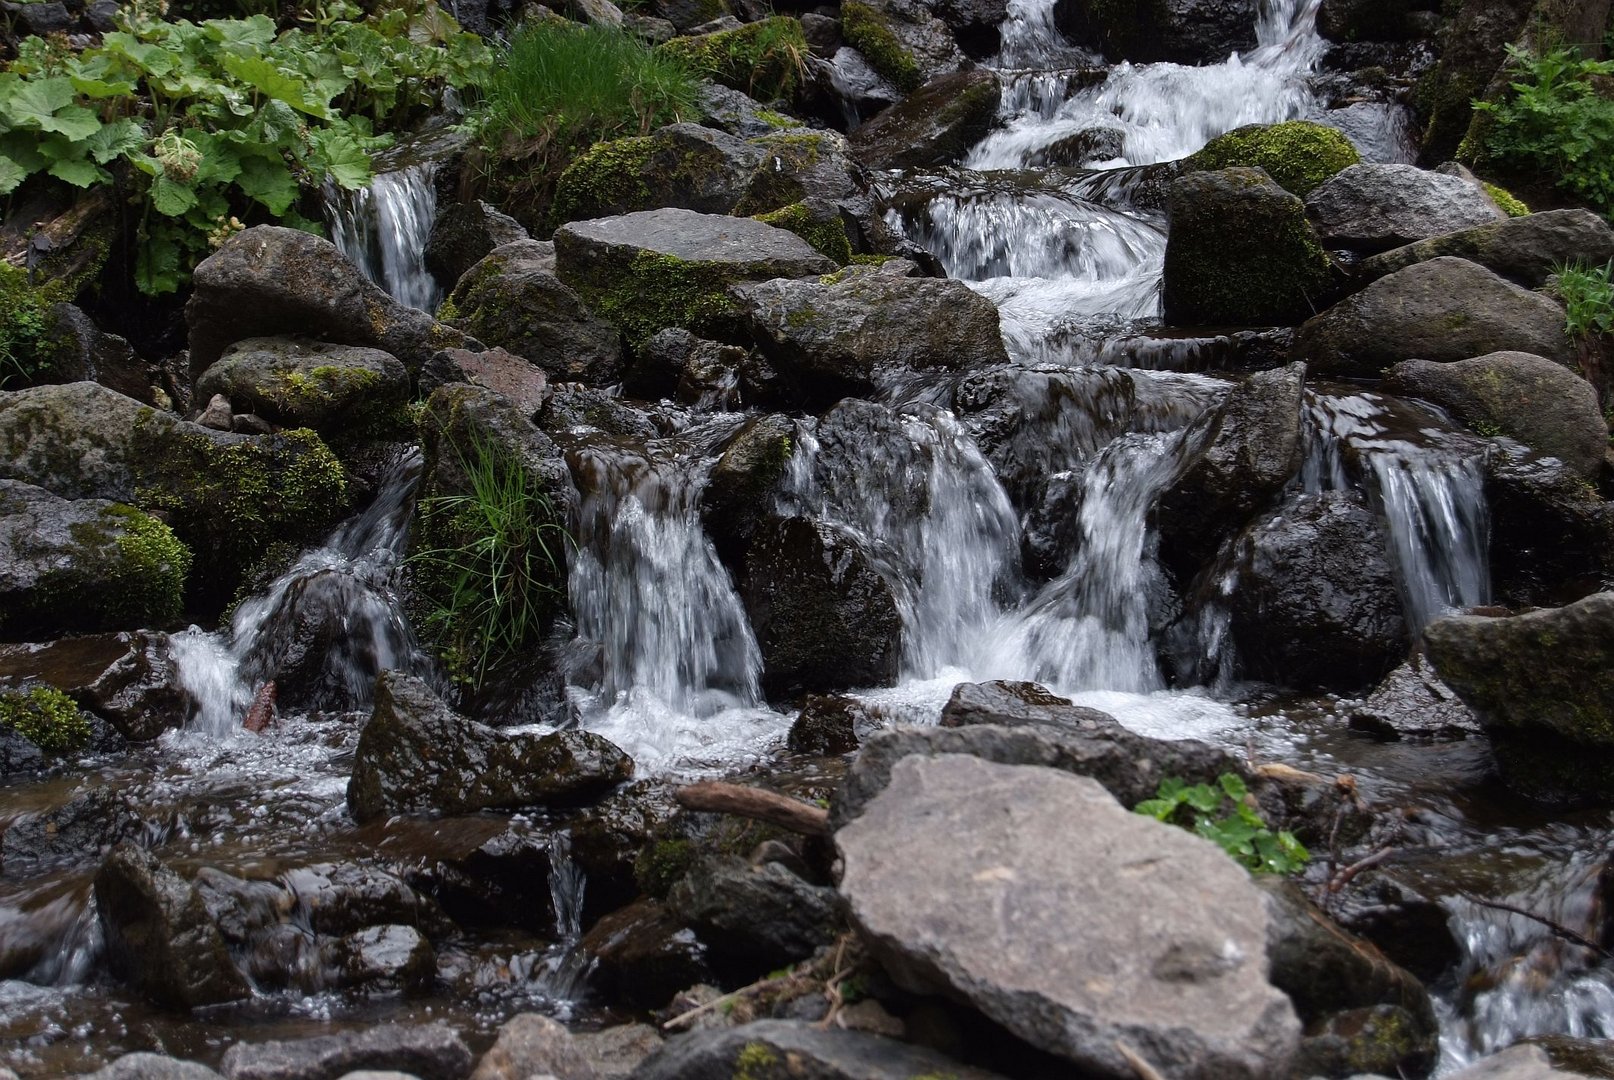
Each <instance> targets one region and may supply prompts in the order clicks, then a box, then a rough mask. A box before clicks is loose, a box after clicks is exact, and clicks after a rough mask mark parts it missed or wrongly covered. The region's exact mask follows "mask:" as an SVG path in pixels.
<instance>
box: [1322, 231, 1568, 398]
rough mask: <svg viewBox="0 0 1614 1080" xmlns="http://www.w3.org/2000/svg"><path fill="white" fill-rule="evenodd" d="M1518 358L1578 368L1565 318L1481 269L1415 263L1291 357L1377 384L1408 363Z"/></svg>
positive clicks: (1329, 322)
mask: <svg viewBox="0 0 1614 1080" xmlns="http://www.w3.org/2000/svg"><path fill="white" fill-rule="evenodd" d="M1505 351H1517V352H1527V353H1534V354H1536V355H1537V356H1544V357H1546V358H1547V359H1549V360H1554V361H1557V362H1558V363H1560V364H1565V365H1569V364H1573V363H1574V362H1575V355H1576V353H1575V347H1574V345H1572V344H1571V343H1570V341H1569V338H1568V337H1567V336H1566V335H1565V333H1564V312H1563V308H1561V307H1559V306H1558V305H1557V304H1556V303H1554V302H1553V301H1551V300H1549V299H1547V298H1546V297H1545V296H1542V295H1540V294H1539V293H1533V292H1530V291H1529V290H1527V289H1521V288H1520V287H1519V286H1517V285H1514V284H1512V283H1510V282H1507V281H1504V280H1502V279H1501V278H1499V277H1497V276H1496V275H1495V274H1493V273H1491V272H1490V271H1489V270H1487V269H1485V268H1484V267H1483V266H1480V265H1478V264H1476V263H1471V262H1468V261H1467V260H1466V259H1454V258H1450V257H1447V256H1442V257H1440V258H1435V259H1430V260H1429V261H1427V262H1420V263H1416V264H1414V265H1412V266H1409V267H1407V268H1406V269H1405V270H1398V271H1397V272H1395V273H1393V274H1390V275H1388V276H1386V277H1383V278H1380V279H1379V280H1377V281H1375V282H1373V283H1372V284H1371V285H1369V286H1368V287H1367V288H1365V289H1363V290H1362V291H1361V292H1359V293H1356V294H1355V295H1353V296H1349V297H1346V298H1345V299H1344V300H1342V301H1340V302H1339V303H1338V304H1335V305H1334V306H1333V307H1331V308H1329V309H1328V310H1327V311H1325V312H1323V313H1322V314H1321V315H1318V316H1316V317H1315V318H1312V319H1308V320H1307V321H1306V322H1305V324H1304V325H1302V326H1301V327H1300V331H1299V333H1297V334H1296V335H1295V343H1294V346H1293V348H1292V349H1291V350H1290V355H1291V356H1292V357H1294V359H1296V360H1304V361H1306V364H1307V367H1308V368H1309V369H1310V371H1311V372H1312V374H1314V375H1316V374H1326V375H1344V376H1359V377H1363V378H1377V377H1378V376H1379V374H1380V372H1382V371H1383V370H1384V368H1386V367H1388V366H1390V365H1391V364H1396V363H1400V362H1401V361H1402V360H1409V359H1418V360H1430V361H1434V362H1437V363H1446V362H1450V361H1454V360H1467V359H1469V358H1470V357H1474V356H1484V355H1486V354H1487V353H1493V352H1505Z"/></svg>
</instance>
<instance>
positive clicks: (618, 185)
mask: <svg viewBox="0 0 1614 1080" xmlns="http://www.w3.org/2000/svg"><path fill="white" fill-rule="evenodd" d="M651 147H652V143H651V140H650V137H649V136H639V135H636V136H633V137H631V138H627V139H612V140H611V141H609V142H602V143H595V144H594V145H593V146H591V147H589V148H588V149H587V150H585V151H583V153H582V154H580V155H578V157H577V158H576V159H575V160H573V162H572V163H571V164H570V165H568V166H566V171H565V172H563V173H561V174H560V180H559V181H557V182H556V184H555V202H554V206H553V208H552V210H551V212H550V217H551V220H552V222H553V223H554V224H555V225H557V226H559V225H564V224H566V223H567V222H568V221H579V220H582V219H584V218H594V217H604V216H606V215H608V214H621V213H626V212H628V210H630V209H633V208H638V207H640V206H643V205H644V204H645V203H646V202H647V201H648V200H649V198H650V188H649V187H648V186H647V185H646V183H645V179H644V171H645V166H646V165H648V164H649V162H650V151H651ZM437 317H438V318H439V319H450V318H453V317H454V315H453V314H452V313H450V314H448V315H444V314H443V313H442V311H441V310H440V309H439V311H438V313H437Z"/></svg>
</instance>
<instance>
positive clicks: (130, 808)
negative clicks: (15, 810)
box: [0, 787, 152, 878]
mask: <svg viewBox="0 0 1614 1080" xmlns="http://www.w3.org/2000/svg"><path fill="white" fill-rule="evenodd" d="M148 814H149V812H143V811H142V808H141V807H139V806H136V805H135V804H134V803H133V802H132V801H131V800H130V799H129V797H128V796H127V795H126V794H125V793H123V792H121V791H117V790H115V789H112V788H106V787H97V788H91V789H89V790H88V791H84V792H82V793H75V794H74V796H73V797H72V798H71V799H69V800H67V801H66V802H65V803H63V804H61V805H60V806H54V807H51V808H50V809H48V810H45V811H44V812H42V813H39V814H36V815H21V816H18V817H15V818H13V819H12V820H11V821H10V823H9V824H7V825H6V828H5V831H4V832H0V867H3V868H4V869H5V871H6V873H7V875H8V876H10V877H13V878H18V877H21V876H23V875H24V874H36V873H39V872H40V871H42V870H44V869H46V868H48V867H51V866H65V865H68V864H71V863H76V862H82V861H83V860H84V859H85V858H86V857H90V858H99V857H101V856H103V855H105V854H106V853H107V852H108V851H110V850H111V849H112V847H113V846H114V845H116V844H119V843H121V842H122V841H124V840H136V839H138V838H139V837H140V836H141V835H142V834H143V833H144V832H145V831H146V829H147V827H148V824H152V822H151V821H150V818H149V816H148Z"/></svg>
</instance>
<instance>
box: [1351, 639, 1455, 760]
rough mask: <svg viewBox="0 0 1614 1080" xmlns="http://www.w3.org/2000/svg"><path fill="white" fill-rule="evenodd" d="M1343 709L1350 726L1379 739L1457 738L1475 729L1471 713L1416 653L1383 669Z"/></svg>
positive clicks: (1419, 654)
mask: <svg viewBox="0 0 1614 1080" xmlns="http://www.w3.org/2000/svg"><path fill="white" fill-rule="evenodd" d="M1343 711H1345V712H1346V714H1347V715H1348V717H1349V720H1350V725H1351V728H1352V729H1353V730H1355V731H1366V732H1368V733H1370V734H1372V735H1376V736H1379V737H1380V738H1385V739H1401V738H1414V739H1418V738H1423V739H1461V738H1464V737H1465V736H1468V735H1474V734H1478V733H1479V731H1480V725H1479V721H1478V720H1476V719H1474V713H1473V712H1472V711H1471V710H1470V709H1469V708H1468V706H1466V705H1464V704H1463V702H1462V699H1461V698H1459V697H1458V696H1457V693H1456V691H1454V690H1453V689H1452V688H1451V687H1449V686H1447V685H1446V684H1445V683H1444V682H1442V681H1441V679H1440V676H1439V675H1437V674H1435V671H1434V669H1433V668H1431V667H1430V666H1429V662H1428V661H1427V660H1426V659H1424V657H1423V655H1422V654H1421V653H1418V654H1414V655H1413V656H1412V657H1411V658H1410V659H1408V660H1407V662H1406V663H1404V664H1402V665H1400V666H1399V667H1397V668H1396V669H1395V670H1394V671H1392V672H1390V674H1388V675H1386V676H1385V677H1384V681H1383V682H1381V683H1379V685H1378V686H1376V687H1374V688H1373V692H1372V693H1371V694H1369V695H1367V697H1365V698H1363V699H1362V700H1360V701H1356V702H1347V703H1346V704H1345V708H1344V710H1343Z"/></svg>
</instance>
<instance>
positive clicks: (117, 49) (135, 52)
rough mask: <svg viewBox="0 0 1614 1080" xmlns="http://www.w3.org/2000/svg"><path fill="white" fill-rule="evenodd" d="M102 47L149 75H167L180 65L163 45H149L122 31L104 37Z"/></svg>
mask: <svg viewBox="0 0 1614 1080" xmlns="http://www.w3.org/2000/svg"><path fill="white" fill-rule="evenodd" d="M101 47H102V48H103V49H105V50H107V51H108V52H110V53H113V54H114V55H117V56H121V57H124V58H125V59H127V60H128V61H130V62H131V63H133V64H134V65H135V66H136V67H137V68H139V69H140V70H141V71H142V72H144V73H145V74H147V75H167V74H168V73H169V72H170V71H173V70H174V66H175V64H177V63H178V58H177V57H176V56H175V55H174V53H173V52H171V51H169V50H168V49H165V48H163V47H162V46H161V45H151V44H147V43H146V42H143V41H141V40H139V39H138V38H136V37H135V36H134V35H132V34H126V33H123V32H122V31H115V32H113V33H110V34H104V35H102V37H101Z"/></svg>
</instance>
